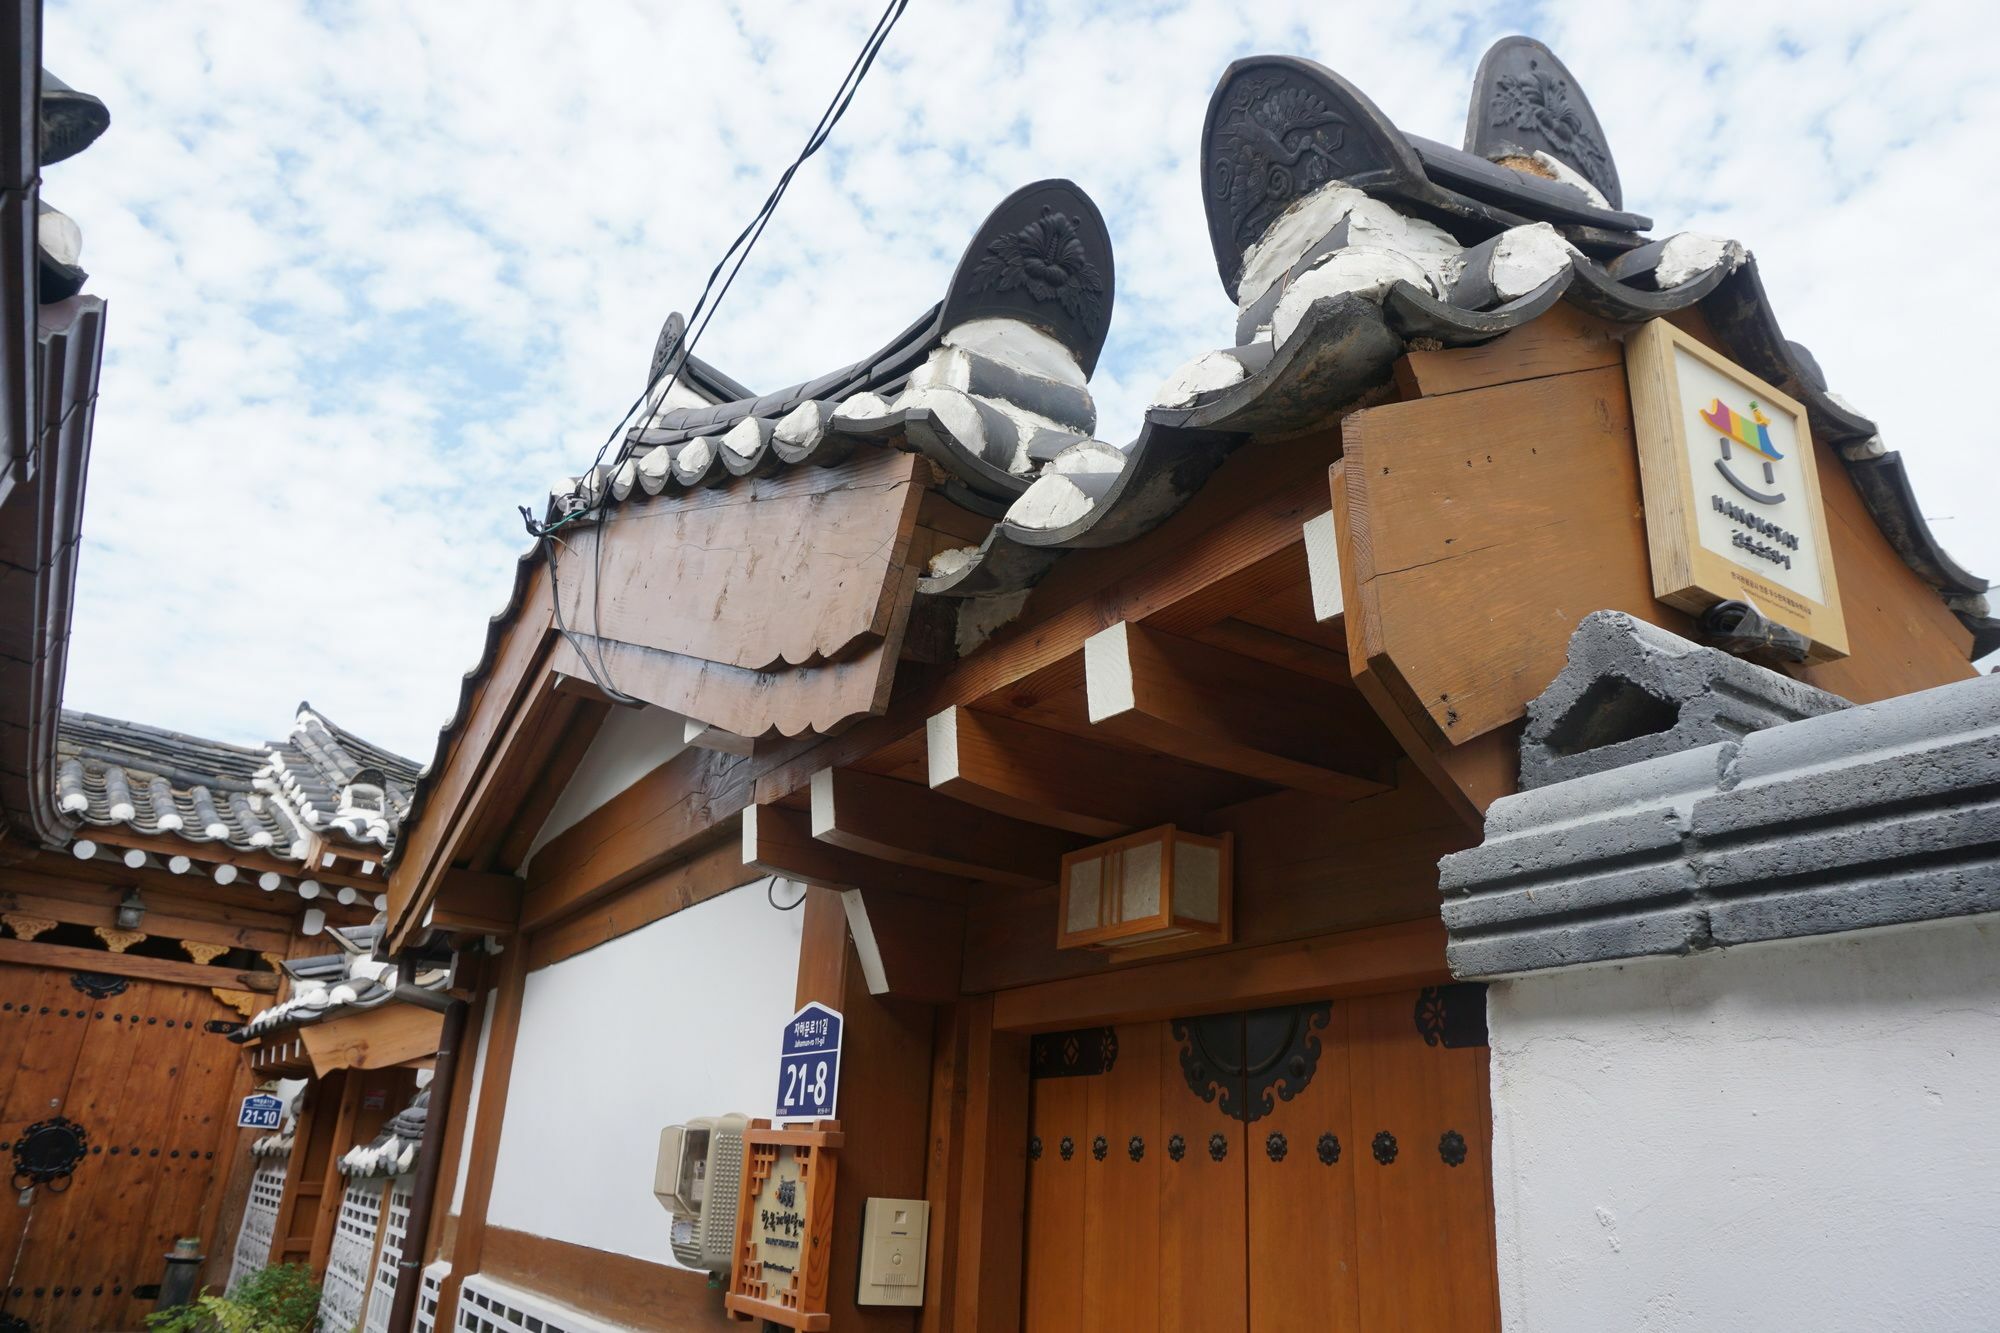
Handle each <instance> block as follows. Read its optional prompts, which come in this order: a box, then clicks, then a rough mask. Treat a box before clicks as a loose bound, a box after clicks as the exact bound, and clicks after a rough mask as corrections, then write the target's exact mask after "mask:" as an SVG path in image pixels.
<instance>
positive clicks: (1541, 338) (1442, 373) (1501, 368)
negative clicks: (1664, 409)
mask: <svg viewBox="0 0 2000 1333" xmlns="http://www.w3.org/2000/svg"><path fill="white" fill-rule="evenodd" d="M1617 332H1618V331H1617V330H1616V329H1615V328H1614V327H1613V326H1612V325H1609V324H1607V323H1605V322H1604V321H1603V320H1601V319H1598V318H1596V317H1595V316H1593V315H1587V314H1585V313H1584V312H1583V311H1581V310H1578V309H1576V308H1575V307H1574V306H1569V305H1558V306H1556V307H1555V308H1554V309H1553V310H1551V311H1549V312H1548V313H1547V314H1546V315H1543V316H1542V317H1541V318H1539V319H1536V320H1534V321H1532V322H1530V323H1529V324H1527V325H1526V326H1524V327H1522V328H1518V329H1516V330H1514V331H1513V332H1512V333H1508V334H1503V335H1502V336H1501V337H1498V338H1495V339H1494V340H1493V341H1492V342H1490V343H1482V344H1481V345H1479V346H1478V347H1453V348H1441V349H1439V350H1437V351H1434V352H1411V353H1410V354H1409V355H1407V356H1405V357H1404V358H1403V359H1402V360H1401V361H1398V362H1397V363H1396V383H1397V385H1398V386H1399V387H1400V388H1402V390H1403V393H1404V396H1405V397H1409V398H1415V397H1418V396H1419V395H1422V396H1424V397H1429V398H1435V397H1437V396H1438V395H1439V394H1447V393H1462V392H1464V391H1465V390H1467V389H1484V388H1488V387H1490V386H1492V385H1495V384H1506V383H1510V382H1512V381H1515V380H1532V379H1541V378H1543V377H1544V376H1548V375H1567V374H1570V373H1572V372H1574V371H1579V370H1599V369H1602V368H1603V367H1605V366H1619V365H1623V364H1624V363H1625V350H1624V345H1623V344H1622V343H1621V342H1620V341H1619V339H1618V336H1617Z"/></svg>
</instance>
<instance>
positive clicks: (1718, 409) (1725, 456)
mask: <svg viewBox="0 0 2000 1333" xmlns="http://www.w3.org/2000/svg"><path fill="white" fill-rule="evenodd" d="M1695 401H1697V402H1699V401H1701V400H1700V399H1696V400H1695ZM1701 419H1702V421H1703V422H1705V423H1707V425H1708V427H1709V429H1711V430H1713V431H1715V432H1717V433H1718V434H1720V435H1721V436H1722V438H1721V439H1720V440H1718V441H1716V443H1717V444H1718V445H1720V446H1721V448H1722V457H1720V458H1718V459H1716V460H1715V470H1716V471H1717V472H1720V473H1721V474H1722V476H1723V479H1724V480H1726V481H1727V482H1728V483H1729V484H1730V485H1731V486H1734V487H1735V488H1736V489H1737V490H1738V491H1740V492H1742V493H1743V494H1744V495H1745V496H1748V497H1749V498H1750V499H1752V500H1755V501H1756V502H1757V503H1758V504H1767V505H1774V504H1782V503H1783V502H1784V499H1785V493H1784V492H1783V491H1777V490H1771V491H1760V490H1758V489H1757V488H1756V487H1754V486H1752V485H1750V484H1749V483H1748V482H1746V481H1744V480H1743V478H1741V477H1739V476H1737V475H1736V472H1735V470H1734V469H1732V468H1731V467H1730V466H1729V458H1730V449H1729V446H1730V444H1731V443H1732V442H1734V443H1736V444H1740V445H1742V446H1743V447H1744V448H1746V449H1749V450H1751V451H1752V452H1753V453H1755V454H1757V455H1758V457H1759V459H1760V460H1761V461H1762V462H1763V464H1764V484H1765V485H1766V486H1775V485H1776V484H1777V480H1778V477H1777V471H1776V469H1774V468H1773V467H1772V466H1771V464H1773V463H1775V462H1777V461H1779V460H1780V459H1782V458H1783V457H1784V455H1783V454H1781V453H1779V452H1778V446H1777V445H1775V444H1773V443H1771V418H1769V417H1767V416H1765V415H1764V413H1763V410H1762V409H1761V408H1759V407H1758V406H1757V404H1756V402H1755V401H1754V400H1753V401H1752V402H1751V404H1750V414H1749V415H1748V416H1745V415H1744V414H1743V413H1741V412H1738V411H1737V410H1736V409H1735V408H1733V407H1731V406H1729V405H1728V404H1727V403H1725V402H1723V401H1722V400H1721V399H1720V398H1713V399H1710V400H1709V404H1708V406H1707V407H1705V408H1702V409H1701Z"/></svg>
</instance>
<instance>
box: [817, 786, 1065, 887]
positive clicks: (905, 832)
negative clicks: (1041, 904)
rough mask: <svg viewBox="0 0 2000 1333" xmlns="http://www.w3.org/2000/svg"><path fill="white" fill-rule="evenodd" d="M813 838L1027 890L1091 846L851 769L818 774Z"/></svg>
mask: <svg viewBox="0 0 2000 1333" xmlns="http://www.w3.org/2000/svg"><path fill="white" fill-rule="evenodd" d="M812 835H813V837H815V838H817V839H818V840H819V841H821V842H826V843H831V844H833V845H834V846H835V847H841V848H845V849H846V850H848V851H850V852H859V853H861V854H863V855H865V856H872V857H875V858H877V859H879V860H883V861H893V862H895V863H896V864H898V865H906V866H914V867H916V868H918V869H920V870H934V871H936V872H938V873H939V874H942V875H963V876H965V877H967V878H968V879H979V880H985V881H987V882H989V883H994V884H1008V885H1012V886H1014V887H1016V888H1024V889H1032V888H1038V887H1040V886H1041V885H1044V884H1053V883H1055V882H1056V875H1057V873H1058V872H1059V871H1060V870H1061V868H1062V858H1063V854H1064V853H1066V852H1072V851H1075V850H1076V849H1077V848H1078V847H1079V846H1081V845H1082V843H1083V841H1084V840H1083V839H1081V838H1078V837H1075V836H1072V835H1070V834H1066V833H1062V832H1059V831H1057V830H1055V829H1050V828H1047V827H1044V826H1043V825H1041V824H1031V823H1024V822H1023V821H1021V820H1018V819H1009V818H1007V817H1005V816H1004V815H996V814H992V813H990V812H989V811H986V810H982V809H979V808H978V807H976V806H972V805H967V804H965V803H964V802H962V801H955V800H953V799H951V798H950V797H949V796H944V795H941V794H939V793H937V792H934V791H932V790H931V789H930V788H928V787H920V786H918V785H917V784H915V783H913V782H898V781H897V780H896V779H894V778H885V777H881V776H879V775H877V774H874V773H864V772H861V771H859V770H856V769H846V768H826V769H821V770H820V771H819V772H817V773H815V774H813V780H812Z"/></svg>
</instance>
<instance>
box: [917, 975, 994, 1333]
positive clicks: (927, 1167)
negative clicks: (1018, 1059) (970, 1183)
mask: <svg viewBox="0 0 2000 1333" xmlns="http://www.w3.org/2000/svg"><path fill="white" fill-rule="evenodd" d="M978 1003H979V1002H978V1001H973V1002H972V1005H977V1004H978ZM989 1012H990V1009H989ZM972 1025H973V1015H972V1012H971V1006H968V1005H956V1004H955V1005H952V1006H950V1007H949V1008H942V1009H940V1010H938V1014H937V1022H936V1025H935V1027H934V1028H933V1030H932V1038H931V1040H932V1047H931V1120H930V1151H929V1152H928V1153H927V1154H926V1155H925V1158H924V1201H925V1202H926V1203H928V1204H929V1205H930V1234H929V1235H928V1236H926V1237H925V1244H924V1292H923V1309H922V1312H921V1313H920V1314H919V1315H918V1318H917V1333H947V1331H948V1330H949V1329H950V1327H951V1324H952V1319H953V1299H952V1293H953V1290H954V1289H955V1288H956V1286H957V1279H958V1269H957V1263H958V1229H959V1211H960V1204H959V1197H960V1193H961V1190H962V1188H963V1181H964V1179H965V1176H966V1162H965V1113H966V1080H967V1078H968V1075H969V1071H968V1069H967V1065H968V1062H969V1060H970V1057H971V1052H970V1049H969V1046H970V1041H971V1035H972V1033H971V1028H972Z"/></svg>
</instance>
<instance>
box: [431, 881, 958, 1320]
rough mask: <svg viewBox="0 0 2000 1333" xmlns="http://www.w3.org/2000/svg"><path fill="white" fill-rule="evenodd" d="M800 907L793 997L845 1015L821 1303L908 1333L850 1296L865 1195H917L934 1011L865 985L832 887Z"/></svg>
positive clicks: (904, 1313)
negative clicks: (828, 1282)
mask: <svg viewBox="0 0 2000 1333" xmlns="http://www.w3.org/2000/svg"><path fill="white" fill-rule="evenodd" d="M803 910H804V912H805V914H806V918H805V926H804V933H805V937H804V939H803V940H802V941H801V943H800V947H799V984H798V1003H800V1004H801V1005H804V1004H808V1003H812V1002H814V1001H817V1002H818V1003H820V1004H825V1005H831V1006H832V1007H833V1008H835V1009H838V1010H840V1012H841V1014H842V1016H843V1018H844V1020H845V1026H844V1027H843V1028H842V1030H841V1052H840V1060H841V1088H840V1124H841V1129H842V1132H843V1133H845V1135H846V1136H847V1139H846V1146H845V1147H843V1148H842V1149H841V1153H840V1178H839V1182H838V1189H837V1190H836V1191H835V1196H834V1197H835V1199H836V1211H835V1222H834V1232H833V1259H832V1269H831V1272H832V1274H833V1284H832V1290H831V1291H830V1292H829V1294H828V1299H827V1311H828V1313H830V1314H831V1315H832V1316H833V1327H835V1328H837V1329H840V1330H842V1333H849V1331H850V1330H852V1331H854V1333H860V1331H862V1330H868V1331H870V1333H915V1330H916V1328H917V1320H918V1313H919V1312H918V1311H916V1310H909V1309H901V1308H896V1307H885V1306H873V1305H857V1304H856V1303H855V1296H856V1294H857V1293H856V1285H857V1275H858V1274H859V1273H860V1271H861V1217H862V1210H863V1208H864V1206H865V1204H866V1202H867V1200H868V1199H870V1198H898V1199H916V1198H922V1197H923V1194H924V1165H925V1157H926V1153H925V1146H926V1144H927V1143H928V1141H929V1134H928V1130H929V1104H930V1086H931V1035H932V1026H933V1017H934V1013H935V1011H934V1010H932V1009H931V1008H930V1007H929V1006H927V1005H922V1004H916V1003H913V1002H911V1001H907V1000H893V999H887V998H881V999H878V998H877V997H875V996H873V995H870V994H869V993H868V983H867V981H866V979H864V978H863V976H862V974H861V961H860V959H859V958H858V957H857V956H856V955H855V952H854V946H853V944H852V942H851V941H850V940H849V939H848V935H847V914H846V912H845V910H844V909H843V908H842V906H841V901H840V895H839V894H838V893H835V892H834V891H832V890H831V889H822V888H817V887H815V888H812V889H809V890H808V891H807V898H806V905H805V907H804V909H803ZM468 1203H469V1201H468ZM469 1211H470V1208H469V1207H468V1212H469ZM935 1220H936V1219H933V1222H934V1223H935Z"/></svg>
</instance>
